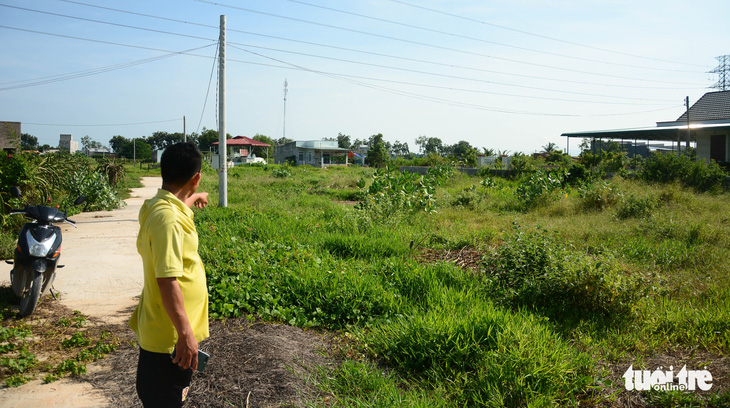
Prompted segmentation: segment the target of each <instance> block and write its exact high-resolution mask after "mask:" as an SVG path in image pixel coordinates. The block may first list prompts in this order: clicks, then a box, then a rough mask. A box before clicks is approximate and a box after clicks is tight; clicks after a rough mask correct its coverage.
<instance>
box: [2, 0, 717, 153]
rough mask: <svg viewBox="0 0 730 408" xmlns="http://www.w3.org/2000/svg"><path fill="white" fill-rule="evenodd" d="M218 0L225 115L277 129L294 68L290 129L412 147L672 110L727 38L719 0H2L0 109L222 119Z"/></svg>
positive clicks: (54, 130)
mask: <svg viewBox="0 0 730 408" xmlns="http://www.w3.org/2000/svg"><path fill="white" fill-rule="evenodd" d="M93 5H97V6H101V7H104V8H100V7H93ZM222 14H225V15H226V18H227V27H228V32H227V41H228V46H227V60H228V61H227V76H226V80H227V98H226V101H227V131H228V133H231V134H233V135H246V136H253V135H255V134H257V133H259V134H265V135H267V136H269V137H272V138H279V137H281V136H282V135H283V133H284V101H283V93H284V91H283V85H284V80H285V79H286V80H287V81H288V83H289V87H288V91H289V92H288V100H287V104H286V136H287V137H288V138H291V139H296V140H314V139H321V138H323V137H335V136H337V134H338V133H343V134H347V135H350V136H351V137H352V139H366V138H368V137H369V136H370V135H372V134H375V133H382V134H383V135H384V136H385V139H386V140H388V141H391V142H394V141H396V140H398V141H401V142H407V143H408V144H409V146H410V148H411V150H412V151H417V147H416V145H415V143H414V141H415V139H416V138H417V137H419V136H421V135H426V136H429V137H438V138H440V139H441V140H442V141H443V142H444V143H447V144H453V143H457V142H458V141H460V140H466V141H468V142H469V143H471V144H472V145H473V146H475V147H479V148H481V147H487V148H493V149H497V150H501V151H508V152H510V153H513V152H517V151H520V152H525V153H531V152H534V151H539V150H541V147H542V146H544V145H546V144H547V143H549V142H554V143H557V144H558V145H559V147H561V148H565V147H566V141H565V139H564V138H562V137H560V134H561V133H564V132H575V131H582V130H598V129H621V128H631V127H646V126H654V124H655V122H657V121H671V120H674V119H676V118H677V117H679V116H680V115H681V114H682V112H683V109H684V107H683V101H684V98H685V96H689V98H690V102H694V101H696V100H697V99H698V98H699V97H700V96H702V95H703V94H704V93H705V92H707V91H709V90H710V89H708V88H709V87H710V86H711V85H713V84H714V83H715V81H716V80H717V77H716V76H715V75H712V74H708V73H707V72H708V71H710V70H712V69H713V68H715V67H716V65H717V60H716V59H715V57H717V56H719V55H724V54H730V48H728V42H727V39H728V38H730V25H728V24H727V16H728V15H730V2H727V1H722V0H709V1H694V2H687V1H675V0H665V1H654V0H639V1H637V0H633V1H629V0H626V1H624V0H613V1H601V2H592V1H573V0H556V1H533V0H497V1H477V0H450V1H447V0H402V1H401V0H353V1H331V0H301V1H293V0H246V1H243V0H222V2H212V1H210V2H209V1H195V0H176V1H168V0H158V1H121V0H108V1H104V2H93V1H92V0H78V1H76V0H74V1H62V0H34V1H20V0H0V26H1V27H0V39H1V43H2V45H3V47H2V49H3V51H4V52H3V57H2V58H1V59H0V112H2V114H1V115H0V120H5V121H20V122H22V131H23V133H30V134H32V135H34V136H36V137H38V139H39V141H40V143H41V144H46V143H47V144H50V145H57V144H58V138H59V134H62V133H71V134H73V135H74V139H75V140H80V139H81V137H83V136H86V135H88V136H90V137H91V138H92V139H94V140H97V141H100V142H102V143H104V144H107V143H108V140H109V139H110V138H111V137H112V136H114V135H122V136H125V137H127V138H132V137H141V136H149V135H151V134H152V133H153V132H155V131H158V130H160V131H168V132H181V131H182V128H183V124H182V118H183V116H185V117H186V118H187V131H188V133H191V132H196V131H201V130H202V128H203V127H207V128H213V129H215V128H217V122H216V118H217V114H216V77H217V67H216V68H215V70H214V69H213V67H214V59H213V57H214V56H215V53H216V41H217V39H218V29H217V27H218V24H219V20H220V15H222ZM71 17H75V18H71ZM92 72H94V73H95V74H93V75H89V74H91V73H92ZM211 73H212V81H210V79H211ZM70 76H72V78H70ZM59 79H61V80H59ZM209 83H210V92H209V93H208V89H209ZM206 94H208V97H207V103H206V102H205V101H206ZM577 144H578V141H576V142H575V143H574V144H573V143H571V146H570V150H571V153H573V154H577V153H578V149H577Z"/></svg>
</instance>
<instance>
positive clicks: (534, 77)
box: [60, 0, 704, 89]
mask: <svg viewBox="0 0 730 408" xmlns="http://www.w3.org/2000/svg"><path fill="white" fill-rule="evenodd" d="M60 1H63V2H66V3H71V4H77V5H82V6H87V7H93V8H99V9H103V10H109V11H114V12H117V13H125V14H131V15H137V16H143V17H148V18H153V19H159V20H164V21H171V22H176V23H181V24H187V25H195V26H200V27H205V28H211V29H216V30H217V29H218V27H217V26H214V25H209V24H201V23H196V22H190V21H185V20H177V19H173V18H168V17H162V16H156V15H151V14H145V13H138V12H133V11H128V10H121V9H115V8H110V7H102V6H98V5H94V4H88V3H82V2H79V1H73V0H60ZM130 28H139V29H144V28H140V27H132V26H130ZM227 31H229V32H236V33H242V34H246V35H254V36H258V37H264V38H271V39H275V40H282V41H289V42H295V43H299V44H306V45H313V46H317V47H323V48H330V49H336V50H341V51H350V52H355V53H361V54H367V55H375V56H380V57H386V58H393V59H400V60H404V61H411V62H418V63H425V64H431V65H437V66H444V67H450V68H458V69H464V70H471V71H478V72H486V73H495V74H501V75H509V76H516V77H521V78H532V79H539V80H546V81H557V82H565V83H575V84H582V85H595V86H603V87H613V88H633V89H636V88H640V89H694V88H677V87H672V88H668V87H651V86H644V85H616V84H602V83H596V82H589V81H576V80H567V79H559V78H549V77H543V76H536V75H524V74H516V73H512V72H504V71H495V70H488V69H484V68H475V67H468V66H462V65H454V64H447V63H441V62H436V61H429V60H423V59H417V58H408V57H403V56H397V55H389V54H383V53H378V52H372V51H364V50H358V49H354V48H348V47H341V46H335V45H329V44H322V43H317V42H311V41H303V40H298V39H292V38H286V37H280V36H274V35H267V34H261V33H255V32H251V31H245V30H237V29H233V28H227ZM173 34H176V35H177V33H173ZM624 79H627V80H631V81H643V82H657V83H666V84H673V85H676V84H680V85H692V86H694V87H704V85H700V84H690V83H680V82H676V81H655V80H645V79H636V78H624Z"/></svg>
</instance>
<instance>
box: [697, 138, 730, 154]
mask: <svg viewBox="0 0 730 408" xmlns="http://www.w3.org/2000/svg"><path fill="white" fill-rule="evenodd" d="M716 135H724V136H725V160H724V161H730V160H729V158H730V137H729V136H730V131H703V132H699V133H698V134H697V158H699V159H704V160H706V161H710V152H711V140H712V136H716Z"/></svg>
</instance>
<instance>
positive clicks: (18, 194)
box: [10, 186, 23, 198]
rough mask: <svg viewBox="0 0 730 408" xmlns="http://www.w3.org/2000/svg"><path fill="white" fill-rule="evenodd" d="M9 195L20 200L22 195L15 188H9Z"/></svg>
mask: <svg viewBox="0 0 730 408" xmlns="http://www.w3.org/2000/svg"><path fill="white" fill-rule="evenodd" d="M10 194H11V195H12V196H13V197H15V198H20V197H22V196H23V193H21V192H20V189H19V188H18V187H16V186H12V187H10Z"/></svg>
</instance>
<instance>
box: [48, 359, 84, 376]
mask: <svg viewBox="0 0 730 408" xmlns="http://www.w3.org/2000/svg"><path fill="white" fill-rule="evenodd" d="M53 372H54V373H55V374H56V375H58V376H59V377H65V376H66V375H67V374H70V375H71V376H72V377H78V376H80V375H83V374H86V365H85V364H79V362H78V361H77V360H72V359H66V360H63V361H62V362H61V363H59V364H58V365H57V366H56V367H55V368H54V370H53Z"/></svg>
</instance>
